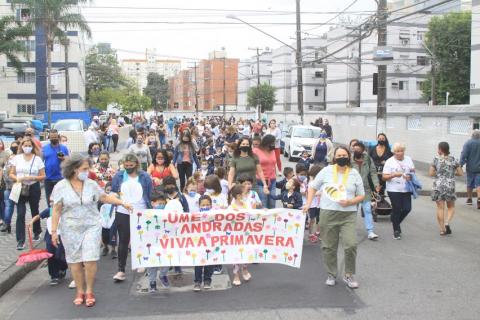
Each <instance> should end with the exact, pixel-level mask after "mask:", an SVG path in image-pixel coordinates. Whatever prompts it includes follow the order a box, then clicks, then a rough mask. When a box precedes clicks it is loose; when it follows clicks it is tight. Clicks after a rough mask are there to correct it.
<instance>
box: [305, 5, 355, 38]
mask: <svg viewBox="0 0 480 320" xmlns="http://www.w3.org/2000/svg"><path fill="white" fill-rule="evenodd" d="M357 1H358V0H353V1H352V3H350V4H349V5H348V6H347V7H346V8H345V9H343V10H342V11H340V12H339V13H338V14H337V15H335V16H334V17H332V18H330V19H328V20H327V21H326V22H324V23H322V24H321V25H319V26H317V27H313V28H311V29H307V30H305V31H304V32H302V33H305V34H307V35H308V34H309V33H308V31H312V30H315V29H318V28H320V27H322V26H324V25H326V24H327V23H329V22H332V21H333V20H335V19H336V18H338V17H339V16H340V15H342V14H344V13H345V11H347V10H348V9H350V8H351V7H352V6H353V5H354V4H355V3H357Z"/></svg>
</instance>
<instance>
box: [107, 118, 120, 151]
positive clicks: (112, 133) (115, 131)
mask: <svg viewBox="0 0 480 320" xmlns="http://www.w3.org/2000/svg"><path fill="white" fill-rule="evenodd" d="M119 131H120V129H119V128H118V125H117V120H115V119H112V120H110V125H109V126H108V129H107V136H108V137H111V138H112V141H113V152H117V145H118V137H119Z"/></svg>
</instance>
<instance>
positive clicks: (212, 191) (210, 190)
mask: <svg viewBox="0 0 480 320" xmlns="http://www.w3.org/2000/svg"><path fill="white" fill-rule="evenodd" d="M205 192H206V193H215V190H213V189H205Z"/></svg>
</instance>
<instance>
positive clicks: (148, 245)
mask: <svg viewBox="0 0 480 320" xmlns="http://www.w3.org/2000/svg"><path fill="white" fill-rule="evenodd" d="M151 247H152V244H151V243H147V249H148V255H150V248H151Z"/></svg>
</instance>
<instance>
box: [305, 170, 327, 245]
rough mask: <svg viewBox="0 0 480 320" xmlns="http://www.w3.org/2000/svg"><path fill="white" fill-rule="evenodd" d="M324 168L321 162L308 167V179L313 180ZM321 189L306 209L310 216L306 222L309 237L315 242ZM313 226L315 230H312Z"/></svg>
mask: <svg viewBox="0 0 480 320" xmlns="http://www.w3.org/2000/svg"><path fill="white" fill-rule="evenodd" d="M323 168H324V165H323V164H315V165H313V166H311V167H310V170H309V171H308V181H309V182H310V181H313V179H315V177H316V176H317V174H318V173H319V172H320V171H321V170H322V169H323ZM321 194H322V193H321V191H317V193H316V194H315V197H314V198H313V201H312V205H311V206H310V209H308V215H309V216H310V222H309V224H308V231H309V234H310V235H309V237H308V238H309V239H310V242H311V243H316V242H318V241H319V240H320V225H319V222H320V196H321ZM314 228H315V231H314Z"/></svg>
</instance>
